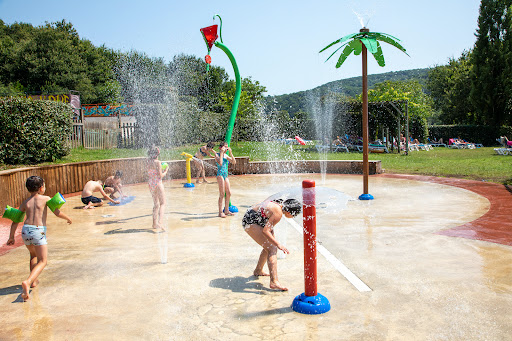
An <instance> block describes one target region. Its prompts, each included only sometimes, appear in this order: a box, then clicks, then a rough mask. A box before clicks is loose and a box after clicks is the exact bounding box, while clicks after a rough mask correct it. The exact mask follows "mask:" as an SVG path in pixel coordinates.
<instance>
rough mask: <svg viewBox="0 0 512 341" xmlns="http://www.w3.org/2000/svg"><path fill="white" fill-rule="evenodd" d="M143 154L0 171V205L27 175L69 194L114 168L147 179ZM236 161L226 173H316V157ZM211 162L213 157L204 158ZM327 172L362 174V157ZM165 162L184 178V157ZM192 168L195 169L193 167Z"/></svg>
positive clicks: (13, 199)
mask: <svg viewBox="0 0 512 341" xmlns="http://www.w3.org/2000/svg"><path fill="white" fill-rule="evenodd" d="M146 160H147V159H146V158H145V157H138V158H130V159H112V160H103V161H88V162H77V163H67V164H62V165H51V166H42V167H26V168H17V169H9V170H4V171H0V193H2V195H1V196H0V208H1V209H2V210H3V209H4V208H5V206H6V205H9V206H13V207H18V206H19V205H20V204H21V203H22V202H23V200H25V199H26V198H27V197H28V195H29V193H28V192H27V189H26V187H25V181H26V179H27V178H28V177H29V176H31V175H38V176H40V177H42V178H43V179H44V180H45V184H46V195H49V196H53V195H54V194H55V193H57V192H60V193H61V194H70V193H77V192H81V191H82V189H83V187H84V185H85V183H86V182H87V181H89V180H100V179H101V180H105V178H107V177H108V176H110V175H113V174H114V172H115V171H116V170H120V171H122V172H123V183H124V184H136V183H144V182H147V179H148V176H147V171H146V169H147V166H146V162H147V161H146ZM236 160H237V161H236V164H235V165H234V166H230V167H229V173H230V174H233V175H240V174H267V173H289V172H292V173H318V172H320V166H319V162H318V161H311V160H309V161H267V162H249V158H248V157H237V158H236ZM205 162H208V163H209V164H211V165H214V164H215V161H214V160H213V159H208V160H205ZM326 162H327V166H326V169H327V172H328V173H334V174H362V161H326ZM167 163H168V164H169V172H168V176H167V177H170V178H172V179H184V178H185V177H186V174H185V160H178V161H167ZM193 171H195V170H193ZM381 172H382V171H381V165H380V161H370V174H378V173H381ZM215 174H216V169H215V167H206V175H207V176H215Z"/></svg>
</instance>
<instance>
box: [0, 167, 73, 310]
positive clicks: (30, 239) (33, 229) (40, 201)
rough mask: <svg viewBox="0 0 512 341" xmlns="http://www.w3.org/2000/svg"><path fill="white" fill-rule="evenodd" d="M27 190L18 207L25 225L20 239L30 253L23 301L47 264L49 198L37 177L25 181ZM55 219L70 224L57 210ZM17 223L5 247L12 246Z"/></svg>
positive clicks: (37, 282)
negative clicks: (25, 196)
mask: <svg viewBox="0 0 512 341" xmlns="http://www.w3.org/2000/svg"><path fill="white" fill-rule="evenodd" d="M25 185H26V187H27V190H28V191H29V192H30V197H29V198H28V199H26V200H25V201H24V202H23V203H22V204H21V206H20V208H19V210H20V211H22V212H25V213H26V219H25V223H24V225H23V229H22V230H21V237H22V238H23V242H24V243H25V246H26V247H27V249H28V252H29V253H30V275H29V276H28V278H27V279H26V280H25V281H23V282H21V286H22V290H23V292H22V294H21V297H22V298H23V300H24V301H26V300H28V299H29V298H30V288H34V287H36V286H37V284H39V280H38V277H39V275H40V274H41V272H42V271H43V269H44V267H45V266H46V262H47V253H48V249H47V241H46V214H47V212H48V208H47V206H46V202H47V201H48V200H50V197H49V196H46V195H43V194H44V192H45V191H46V186H45V183H44V180H43V179H42V178H40V177H39V176H31V177H29V178H28V179H27V181H26V184H25ZM53 213H54V214H55V215H56V216H57V217H59V218H61V219H64V220H66V221H67V222H68V224H71V219H69V217H68V216H67V215H65V214H64V213H62V212H61V211H60V210H59V209H56V210H55V211H54V212H53ZM18 224H19V223H14V222H13V223H12V224H11V234H10V236H9V240H8V241H7V245H13V244H14V234H15V232H16V229H17V228H18Z"/></svg>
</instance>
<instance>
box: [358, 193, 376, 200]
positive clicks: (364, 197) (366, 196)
mask: <svg viewBox="0 0 512 341" xmlns="http://www.w3.org/2000/svg"><path fill="white" fill-rule="evenodd" d="M359 200H373V195H371V194H361V195H360V196H359Z"/></svg>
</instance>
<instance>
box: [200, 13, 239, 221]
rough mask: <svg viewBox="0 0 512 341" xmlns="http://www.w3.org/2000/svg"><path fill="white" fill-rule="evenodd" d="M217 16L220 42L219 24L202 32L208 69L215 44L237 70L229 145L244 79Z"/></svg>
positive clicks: (235, 208)
mask: <svg viewBox="0 0 512 341" xmlns="http://www.w3.org/2000/svg"><path fill="white" fill-rule="evenodd" d="M215 17H218V18H219V21H220V31H219V32H220V41H221V42H220V43H219V42H218V41H216V40H217V38H218V37H219V36H218V35H217V27H218V26H217V25H212V26H208V27H204V28H201V29H200V31H201V34H202V35H203V38H204V42H205V43H206V46H207V47H208V54H207V55H206V56H205V57H204V59H205V61H206V64H207V66H206V71H209V70H210V63H211V62H212V58H211V57H210V51H211V49H212V46H213V45H215V46H217V47H218V48H219V49H221V50H222V51H224V53H225V54H226V55H227V56H228V58H229V60H230V61H231V65H233V70H234V71H235V81H236V88H235V97H234V99H233V105H232V107H231V116H229V123H228V128H227V130H226V139H225V141H226V142H227V144H228V146H229V145H230V144H231V136H232V135H233V128H234V126H235V119H236V113H237V111H238V104H239V103H240V94H241V93H242V81H241V79H240V72H239V71H238V65H237V64H236V60H235V57H234V56H233V54H232V53H231V51H230V50H229V49H228V47H227V46H226V45H224V44H223V41H222V18H221V17H220V15H218V14H215V15H214V16H213V20H215ZM229 210H230V211H231V212H238V208H237V207H236V206H232V205H231V202H230V203H229Z"/></svg>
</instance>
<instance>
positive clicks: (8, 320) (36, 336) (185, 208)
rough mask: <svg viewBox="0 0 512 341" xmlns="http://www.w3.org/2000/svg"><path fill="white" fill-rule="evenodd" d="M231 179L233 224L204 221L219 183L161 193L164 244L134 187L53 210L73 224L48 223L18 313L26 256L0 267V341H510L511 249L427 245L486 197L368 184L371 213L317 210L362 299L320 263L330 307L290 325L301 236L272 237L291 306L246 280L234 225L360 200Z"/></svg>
mask: <svg viewBox="0 0 512 341" xmlns="http://www.w3.org/2000/svg"><path fill="white" fill-rule="evenodd" d="M230 179H231V184H232V190H233V199H232V203H233V204H234V205H236V206H237V207H238V208H239V209H240V212H241V213H239V214H238V215H236V216H234V217H229V218H227V219H221V218H218V217H217V212H216V210H217V209H216V203H217V196H218V190H217V185H216V183H212V184H201V185H198V186H197V187H196V188H195V189H194V190H192V191H190V190H186V189H184V188H183V183H182V181H167V182H166V183H165V187H166V195H167V199H168V201H169V202H168V206H167V210H166V225H167V226H168V232H167V233H162V234H155V233H154V231H153V230H152V229H151V208H152V202H151V197H150V194H149V190H148V188H147V185H145V184H142V185H136V186H129V187H127V188H126V192H127V194H128V195H133V196H135V199H134V200H133V201H132V202H131V203H128V204H126V205H123V206H117V207H113V206H109V205H105V206H104V207H102V208H98V209H95V210H89V211H84V210H82V209H81V207H83V205H82V204H81V202H80V198H79V196H72V197H69V198H68V199H67V200H68V202H67V203H66V205H65V206H64V207H63V210H64V212H65V213H66V214H68V215H70V216H71V217H72V219H73V221H74V223H73V224H72V225H70V226H67V225H66V223H65V222H64V221H63V220H60V219H57V218H55V217H53V216H52V217H49V221H48V243H49V248H48V249H49V263H48V266H47V268H46V269H45V271H44V272H43V273H42V275H41V276H40V279H41V284H40V285H39V286H38V287H37V288H35V289H34V290H32V292H31V299H30V300H29V301H28V302H25V303H22V302H21V298H20V295H19V294H20V292H21V285H20V284H21V281H22V280H23V279H25V278H26V277H27V275H28V252H27V250H26V249H25V247H23V246H22V247H18V248H15V249H12V250H10V251H8V252H7V253H5V254H4V255H2V256H0V316H2V318H1V319H0V340H141V339H143V340H509V339H510V335H512V316H511V314H510V313H511V308H510V307H511V306H512V248H511V246H509V245H503V244H497V243H491V242H488V241H481V240H472V239H466V238H458V237H452V236H447V235H443V234H440V233H442V232H443V231H449V230H452V229H454V228H457V227H459V226H464V225H467V224H468V223H470V222H473V221H476V220H478V219H479V218H481V217H482V216H485V215H486V214H487V213H488V212H489V210H490V209H492V207H491V201H490V200H488V199H487V198H485V197H484V196H482V195H479V194H476V193H475V192H473V191H470V190H467V189H464V188H461V187H456V186H448V185H446V184H441V183H434V182H426V181H415V180H414V178H407V179H404V178H390V177H386V176H375V177H371V178H370V193H371V194H373V195H374V197H375V200H373V201H370V202H364V201H358V200H355V201H350V202H348V204H347V208H346V209H345V210H343V211H341V212H339V213H338V214H335V213H333V211H332V210H323V211H322V209H321V208H319V209H318V216H317V230H318V231H317V232H318V239H319V242H320V243H321V245H322V246H323V247H325V248H326V249H327V250H328V251H329V252H330V253H332V254H333V255H334V256H335V257H336V258H337V259H339V260H340V261H341V262H342V263H343V264H344V265H345V266H347V267H348V268H349V269H350V270H351V271H352V272H353V273H354V274H355V275H356V276H357V277H359V278H360V279H361V280H362V281H363V282H364V283H365V284H366V285H368V286H369V287H370V288H371V291H369V292H360V291H358V290H357V289H356V288H355V287H354V286H353V285H352V284H351V283H350V282H349V281H348V280H347V279H346V278H345V277H343V276H342V275H341V274H340V273H339V272H338V271H337V270H336V269H335V268H334V266H333V265H332V264H331V263H330V262H328V261H327V260H326V259H325V258H324V257H323V256H321V255H318V274H319V275H318V291H319V292H320V293H321V294H323V295H324V296H326V297H327V298H328V299H329V301H330V303H331V306H332V308H331V311H329V312H328V313H326V314H323V315H302V314H299V313H296V312H294V311H293V310H291V308H290V305H291V303H292V301H293V298H294V297H295V296H296V295H299V294H301V293H302V292H304V279H303V252H302V236H301V235H300V234H299V233H298V232H297V231H296V230H295V229H294V228H293V226H292V224H290V223H289V222H286V221H282V222H281V223H280V224H279V225H278V226H277V227H276V233H277V234H278V238H279V239H280V240H281V241H282V242H283V243H285V244H286V246H287V248H288V249H289V250H290V251H291V254H289V255H287V256H286V258H281V259H279V261H278V270H279V279H280V281H281V283H282V284H284V285H286V286H288V288H289V289H290V291H289V292H284V293H282V292H273V291H271V290H269V289H268V284H269V283H268V279H267V278H261V277H260V278H255V277H253V276H251V274H252V271H253V269H254V266H255V264H256V260H257V257H258V255H259V252H260V248H259V246H258V245H257V244H256V243H255V242H254V241H252V239H250V237H249V236H248V235H247V234H246V233H245V232H244V231H243V229H242V227H241V218H242V215H243V212H244V211H245V210H246V209H247V207H248V206H250V205H252V204H254V203H257V202H258V201H261V200H263V199H265V198H266V197H268V196H270V195H272V194H274V193H276V192H280V191H281V190H283V189H286V188H289V187H294V186H300V183H301V181H302V180H303V179H314V180H316V183H317V186H325V187H329V188H334V189H337V190H339V191H343V192H345V193H347V194H349V195H350V196H352V197H354V198H357V196H359V194H361V190H362V183H361V177H360V176H347V175H328V176H327V178H326V180H325V182H324V181H323V180H322V179H321V177H320V176H319V175H314V174H299V175H293V176H290V175H260V176H238V177H231V178H230ZM422 180H425V179H422ZM211 181H214V179H213V178H211ZM508 200H510V198H509V199H508ZM297 222H298V223H300V222H301V221H300V219H298V220H297ZM18 238H19V237H18ZM0 242H1V243H2V244H4V243H5V241H4V240H3V239H2V240H0ZM165 258H167V262H166V263H165V264H164V263H162V260H164V261H165Z"/></svg>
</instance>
